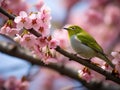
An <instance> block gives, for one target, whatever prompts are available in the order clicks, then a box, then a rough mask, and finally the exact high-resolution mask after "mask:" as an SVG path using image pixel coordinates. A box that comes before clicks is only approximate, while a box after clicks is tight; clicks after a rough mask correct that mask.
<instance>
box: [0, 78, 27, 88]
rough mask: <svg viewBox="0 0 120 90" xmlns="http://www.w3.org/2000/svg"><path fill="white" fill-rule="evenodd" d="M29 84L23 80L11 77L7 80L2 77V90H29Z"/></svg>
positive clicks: (0, 79)
mask: <svg viewBox="0 0 120 90" xmlns="http://www.w3.org/2000/svg"><path fill="white" fill-rule="evenodd" d="M28 87H29V83H28V81H27V80H24V78H22V79H21V80H18V79H17V78H16V77H14V76H11V77H9V78H8V79H7V80H5V79H3V78H1V77H0V90H4V89H5V90H28Z"/></svg>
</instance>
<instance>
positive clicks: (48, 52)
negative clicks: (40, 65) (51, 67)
mask: <svg viewBox="0 0 120 90" xmlns="http://www.w3.org/2000/svg"><path fill="white" fill-rule="evenodd" d="M50 20H51V15H50V9H49V8H48V7H47V6H46V5H43V6H42V7H41V8H40V10H39V11H38V12H31V13H29V14H28V13H27V12H25V11H20V13H19V15H18V16H16V17H15V19H14V23H15V25H13V22H12V21H11V20H8V22H7V23H6V24H5V25H4V26H3V27H2V28H1V30H0V33H3V34H6V35H9V36H13V37H14V40H15V41H17V42H18V43H20V44H21V45H22V46H23V47H25V48H28V49H30V50H31V51H32V53H33V54H34V55H35V56H36V57H38V58H40V59H41V60H43V61H44V62H45V63H48V61H49V60H50V61H51V58H55V55H54V54H53V49H54V48H56V46H57V45H58V44H59V42H58V41H57V40H56V39H55V38H53V37H52V36H51V35H50V27H51V23H50ZM30 30H34V31H36V32H37V33H39V34H40V36H39V37H37V36H35V35H34V33H30Z"/></svg>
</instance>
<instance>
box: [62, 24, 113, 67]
mask: <svg viewBox="0 0 120 90" xmlns="http://www.w3.org/2000/svg"><path fill="white" fill-rule="evenodd" d="M64 29H66V30H67V31H68V35H69V38H70V42H71V46H72V48H73V49H74V50H75V52H77V54H79V55H80V56H82V57H84V58H87V59H91V58H93V57H98V58H100V59H102V60H104V61H105V62H106V63H107V64H109V65H110V66H111V67H112V68H114V65H113V64H112V62H111V61H110V60H109V59H108V58H107V56H106V55H105V53H104V51H103V49H102V48H101V46H100V45H99V44H98V43H97V42H96V40H95V39H94V38H93V37H92V36H91V35H90V34H89V33H87V32H86V31H85V30H83V29H82V28H81V27H79V26H77V25H71V26H68V27H65V28H64Z"/></svg>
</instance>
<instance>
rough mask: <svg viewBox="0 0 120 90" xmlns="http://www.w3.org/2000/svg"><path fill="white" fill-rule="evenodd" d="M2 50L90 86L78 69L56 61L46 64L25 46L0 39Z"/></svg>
mask: <svg viewBox="0 0 120 90" xmlns="http://www.w3.org/2000/svg"><path fill="white" fill-rule="evenodd" d="M0 52H2V53H5V54H8V55H11V56H14V57H18V58H21V59H24V60H25V61H28V62H30V63H32V64H35V65H39V66H44V67H47V68H51V69H53V70H55V71H57V72H59V73H61V74H62V75H66V76H68V77H71V78H73V79H75V80H77V81H79V82H81V83H82V84H83V85H84V86H86V87H89V84H88V83H87V82H86V81H85V80H83V79H81V78H80V77H79V74H78V72H77V71H73V70H71V69H69V68H67V67H65V66H63V65H60V64H55V63H50V64H44V63H43V62H42V61H41V60H39V59H37V58H34V57H33V56H32V54H31V53H30V52H28V51H26V50H25V49H24V48H21V47H19V46H17V45H15V44H13V43H10V42H9V43H8V42H3V41H2V42H1V41H0Z"/></svg>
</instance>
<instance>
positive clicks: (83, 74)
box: [78, 67, 92, 82]
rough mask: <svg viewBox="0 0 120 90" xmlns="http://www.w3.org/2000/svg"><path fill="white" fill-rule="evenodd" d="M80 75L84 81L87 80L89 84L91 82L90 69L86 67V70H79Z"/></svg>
mask: <svg viewBox="0 0 120 90" xmlns="http://www.w3.org/2000/svg"><path fill="white" fill-rule="evenodd" d="M78 73H79V76H80V77H81V78H82V79H84V80H86V81H87V82H90V81H91V79H92V73H91V71H90V70H89V69H88V68H86V67H85V68H83V70H79V71H78Z"/></svg>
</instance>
